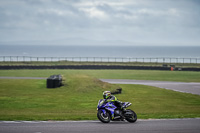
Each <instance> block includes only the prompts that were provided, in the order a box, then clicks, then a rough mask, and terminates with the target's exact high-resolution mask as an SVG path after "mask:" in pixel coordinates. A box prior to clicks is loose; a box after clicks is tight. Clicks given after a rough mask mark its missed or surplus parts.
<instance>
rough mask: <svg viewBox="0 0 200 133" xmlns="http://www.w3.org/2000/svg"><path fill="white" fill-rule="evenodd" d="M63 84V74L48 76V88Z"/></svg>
mask: <svg viewBox="0 0 200 133" xmlns="http://www.w3.org/2000/svg"><path fill="white" fill-rule="evenodd" d="M60 86H62V76H61V75H51V76H50V77H49V78H47V88H57V87H60Z"/></svg>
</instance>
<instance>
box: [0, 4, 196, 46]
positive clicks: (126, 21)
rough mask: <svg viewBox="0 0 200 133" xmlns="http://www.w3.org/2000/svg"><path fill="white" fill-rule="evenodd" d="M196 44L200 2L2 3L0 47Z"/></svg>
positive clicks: (0, 8)
mask: <svg viewBox="0 0 200 133" xmlns="http://www.w3.org/2000/svg"><path fill="white" fill-rule="evenodd" d="M11 43H12V44H20V43H26V44H41V43H43V44H63V45H72V44H73V45H74V44H76V45H86V44H89V45H108V44H110V45H182V46H185V45H187V46H188V45H190V46H191V45H196V46H200V1H199V0H98V1H97V0H0V44H11Z"/></svg>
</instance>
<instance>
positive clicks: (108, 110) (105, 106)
mask: <svg viewBox="0 0 200 133" xmlns="http://www.w3.org/2000/svg"><path fill="white" fill-rule="evenodd" d="M129 106H131V103H129V102H124V103H122V108H123V110H122V109H119V108H117V107H116V106H115V105H114V103H113V102H106V100H105V99H100V100H99V102H98V105H97V117H98V119H99V120H100V121H101V122H103V123H109V122H110V120H112V121H120V120H123V117H124V118H125V119H126V120H127V121H128V122H131V123H134V122H136V121H137V114H136V113H135V112H134V111H133V110H131V109H125V108H127V107H129Z"/></svg>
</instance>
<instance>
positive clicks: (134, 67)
mask: <svg viewBox="0 0 200 133" xmlns="http://www.w3.org/2000/svg"><path fill="white" fill-rule="evenodd" d="M0 69H1V70H9V69H127V70H168V71H170V70H171V67H154V66H120V65H118V66H117V65H56V66H30V65H27V66H25V65H23V66H13V65H12V66H0ZM174 70H181V71H200V68H181V69H180V68H175V69H174Z"/></svg>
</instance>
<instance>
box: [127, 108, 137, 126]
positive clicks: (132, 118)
mask: <svg viewBox="0 0 200 133" xmlns="http://www.w3.org/2000/svg"><path fill="white" fill-rule="evenodd" d="M126 111H129V112H131V113H132V116H130V117H126V120H127V121H128V122H131V123H134V122H136V121H137V114H136V113H135V112H134V111H133V110H131V109H127V110H126Z"/></svg>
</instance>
